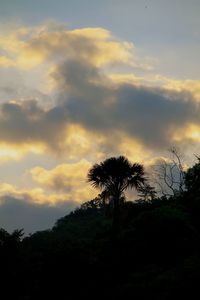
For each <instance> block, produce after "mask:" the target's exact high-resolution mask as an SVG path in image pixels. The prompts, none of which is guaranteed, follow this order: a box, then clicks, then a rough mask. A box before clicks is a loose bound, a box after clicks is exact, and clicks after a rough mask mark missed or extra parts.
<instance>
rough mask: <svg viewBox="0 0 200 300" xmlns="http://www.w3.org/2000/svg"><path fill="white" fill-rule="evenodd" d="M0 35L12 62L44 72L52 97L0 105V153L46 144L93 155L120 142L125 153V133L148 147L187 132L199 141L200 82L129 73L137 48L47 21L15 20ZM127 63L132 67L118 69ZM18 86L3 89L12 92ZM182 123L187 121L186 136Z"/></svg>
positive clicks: (96, 31)
mask: <svg viewBox="0 0 200 300" xmlns="http://www.w3.org/2000/svg"><path fill="white" fill-rule="evenodd" d="M0 41H1V43H2V46H3V50H4V52H5V53H7V54H9V55H10V56H12V60H14V61H15V62H16V66H15V68H25V69H26V71H23V72H25V73H24V74H29V75H30V74H32V72H33V70H32V69H31V70H30V68H32V67H37V68H39V69H40V71H38V72H39V73H37V72H36V73H34V72H33V74H34V76H36V75H37V74H40V75H41V73H42V72H43V77H42V78H43V80H44V78H46V80H47V82H48V83H47V86H48V85H49V87H50V88H51V89H50V90H49V98H53V99H54V101H53V104H52V101H51V100H49V101H48V100H47V102H48V103H51V105H50V104H49V105H45V103H44V101H43V99H42V100H41V98H42V97H41V98H40V97H39V99H36V98H37V97H33V98H32V99H31V100H30V98H28V99H27V100H25V98H24V100H23V101H21V100H19V99H18V98H17V97H16V99H14V101H13V99H12V101H9V102H6V103H3V104H1V105H0V144H1V145H2V150H1V151H0V160H6V159H9V158H11V159H18V158H22V157H23V156H24V155H25V154H26V153H28V152H32V153H38V154H41V153H45V152H46V151H48V152H49V153H51V154H53V155H55V154H56V155H59V156H62V155H63V157H64V156H65V157H66V156H67V157H68V158H69V159H81V158H82V157H86V158H87V159H89V158H90V159H91V158H92V160H95V159H100V158H103V157H105V156H106V155H107V154H108V153H110V154H115V153H119V151H120V150H121V151H125V152H126V153H130V151H128V146H125V141H128V143H129V145H130V147H132V146H131V145H134V147H135V148H138V147H139V148H140V149H142V151H147V150H145V149H148V152H151V151H160V150H161V149H165V148H166V147H168V146H169V144H170V145H171V144H173V143H179V144H180V143H183V142H184V139H186V138H187V140H190V139H191V140H192V141H193V142H194V143H195V141H196V143H198V142H199V141H198V135H197V134H196V133H195V132H196V129H194V130H193V129H192V128H198V127H199V125H200V124H199V123H200V120H199V112H200V108H199V103H198V101H196V99H197V97H198V95H199V82H198V81H197V82H194V81H190V80H188V81H184V82H185V85H184V82H183V81H177V80H176V81H175V80H172V79H167V78H164V77H162V76H158V75H152V76H151V75H149V73H148V72H147V74H146V73H144V74H142V75H140V76H139V75H137V74H136V73H133V70H134V68H135V69H137V68H140V66H141V61H138V57H137V54H136V52H137V51H136V48H135V47H134V46H133V45H132V44H130V43H127V42H123V41H120V40H118V39H116V38H115V37H113V36H112V34H111V33H110V32H109V31H107V30H105V29H103V28H82V29H75V30H69V29H66V28H65V27H64V26H58V25H56V24H53V25H52V24H51V25H50V26H49V25H44V26H39V27H35V28H34V27H32V28H31V27H30V28H23V27H22V28H18V29H16V30H15V32H13V31H9V32H7V36H6V37H5V35H3V34H1V36H0ZM13 41H14V42H13ZM5 53H4V54H5ZM9 55H8V57H9ZM4 57H5V59H7V58H6V54H5V55H4ZM26 64H27V68H26ZM124 64H126V65H127V66H129V67H131V68H132V69H131V72H132V74H130V70H129V74H128V73H123V74H122V73H119V71H120V68H122V67H123V66H122V65H124ZM20 66H21V67H20ZM119 66H120V67H119ZM43 67H44V69H42V68H43ZM113 67H114V69H112V68H113ZM117 67H118V69H115V68H117ZM133 67H134V68H133ZM114 70H115V71H116V70H117V72H116V73H115V72H114V73H113V71H114ZM44 74H45V75H44ZM45 76H46V77H45ZM11 89H12V87H11ZM15 90H16V89H14V90H13V91H8V90H7V91H8V93H10V95H11V94H12V96H13V95H14V93H15ZM17 90H19V89H17ZM16 95H17V96H18V97H19V95H20V97H21V94H20V93H18V94H17V93H16ZM34 96H35V95H34ZM182 128H190V130H187V137H186V136H185V135H184V132H183V131H182V130H181V129H182ZM177 136H178V138H177ZM116 137H117V138H116ZM136 144H137V146H136ZM125 149H126V150H125ZM6 152H7V154H6ZM136 152H137V151H136ZM122 154H124V153H122ZM131 155H132V154H131ZM143 155H145V154H144V153H143Z"/></svg>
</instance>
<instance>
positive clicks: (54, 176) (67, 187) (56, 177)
mask: <svg viewBox="0 0 200 300" xmlns="http://www.w3.org/2000/svg"><path fill="white" fill-rule="evenodd" d="M90 167H91V163H89V162H88V161H86V160H85V159H82V160H81V161H79V162H77V163H70V164H69V163H68V164H61V165H58V166H56V167H55V168H53V169H51V170H46V169H44V168H41V167H35V168H33V169H31V170H30V172H31V175H32V177H33V179H34V180H35V181H36V182H37V183H40V184H41V185H43V186H46V187H48V188H50V189H53V190H56V191H62V192H66V191H67V192H69V193H70V192H71V191H72V190H73V189H74V190H76V189H80V187H85V186H86V175H87V172H88V170H89V168H90ZM88 188H89V186H88Z"/></svg>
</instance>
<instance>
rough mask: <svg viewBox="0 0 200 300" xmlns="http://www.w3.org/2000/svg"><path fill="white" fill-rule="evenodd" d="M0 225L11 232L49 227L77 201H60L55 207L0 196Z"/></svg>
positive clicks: (72, 207) (26, 231) (28, 231)
mask: <svg viewBox="0 0 200 300" xmlns="http://www.w3.org/2000/svg"><path fill="white" fill-rule="evenodd" d="M0 202H1V204H0V227H2V228H4V229H6V230H8V231H9V232H12V231H13V230H15V229H22V228H23V229H24V231H25V234H29V233H33V232H35V231H38V230H45V229H49V228H51V227H52V226H53V225H54V223H55V222H56V220H57V219H58V218H61V217H63V216H64V215H66V214H68V213H69V212H70V211H72V210H73V209H74V208H75V207H76V206H77V203H76V202H73V201H69V202H65V203H61V204H60V205H57V206H55V207H52V206H49V205H48V204H41V205H38V204H35V203H32V202H28V201H26V199H21V198H18V197H14V196H9V195H6V196H1V197H0Z"/></svg>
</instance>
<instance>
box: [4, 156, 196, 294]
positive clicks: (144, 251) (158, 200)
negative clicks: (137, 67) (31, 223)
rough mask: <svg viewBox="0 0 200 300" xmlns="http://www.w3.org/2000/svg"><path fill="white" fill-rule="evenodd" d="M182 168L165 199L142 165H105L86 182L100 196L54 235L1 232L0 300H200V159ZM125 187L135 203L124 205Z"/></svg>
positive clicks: (117, 162)
mask: <svg viewBox="0 0 200 300" xmlns="http://www.w3.org/2000/svg"><path fill="white" fill-rule="evenodd" d="M166 167H168V166H166ZM178 167H179V171H181V172H182V175H181V176H178V177H176V178H175V179H174V176H173V178H171V179H173V186H172V187H173V191H174V192H173V193H171V194H170V193H168V192H166V194H162V193H161V192H159V193H158V192H157V191H156V189H155V188H154V187H152V186H151V185H150V183H149V180H148V178H147V176H146V174H145V172H144V170H143V167H142V166H141V165H139V164H130V162H129V161H128V160H127V159H126V158H124V157H119V158H111V159H108V160H106V161H104V162H102V163H101V164H97V165H94V166H93V168H91V170H90V171H89V174H88V180H89V181H90V182H92V183H93V184H94V186H95V187H97V189H99V190H100V194H99V195H98V196H97V197H96V198H95V199H93V200H91V201H89V202H86V203H84V204H82V205H81V206H80V207H79V208H77V209H76V210H74V211H73V212H71V213H70V214H69V215H67V216H65V217H63V218H61V219H59V220H58V221H57V222H56V224H55V225H54V227H53V228H52V229H50V230H45V231H40V232H36V233H34V234H32V235H30V236H28V237H25V238H23V237H22V232H21V231H20V230H16V231H14V232H13V233H12V234H9V233H7V232H6V231H5V230H3V229H2V230H0V261H1V274H2V275H3V276H2V280H1V283H2V285H1V293H2V295H5V296H3V298H2V299H10V297H12V298H13V299H34V300H35V299H80V298H85V297H87V298H89V299H95V298H99V297H106V298H108V297H112V298H113V297H115V298H119V299H132V298H133V299H146V298H147V297H148V298H151V297H152V298H154V299H172V298H177V299H179V298H182V297H188V298H189V299H193V298H195V299H196V298H198V297H199V294H200V293H199V278H200V159H199V158H197V162H196V164H195V165H194V166H193V167H191V168H189V169H188V170H186V171H183V170H182V168H181V167H180V165H178ZM171 168H172V165H170V166H169V168H168V169H167V168H166V169H165V171H166V174H165V175H167V177H168V176H170V169H171ZM173 169H174V167H173V168H172V170H173ZM167 170H169V171H167ZM172 175H173V174H172ZM178 175H180V174H179V173H178ZM167 177H166V178H164V177H163V176H162V178H164V179H165V180H168V179H169V180H168V181H167V183H169V184H171V181H170V177H169V178H167ZM177 178H179V179H180V178H181V180H182V182H181V185H180V182H178V179H177ZM165 180H164V181H165ZM177 182H178V184H177ZM128 187H129V188H134V189H136V190H137V191H138V194H139V195H140V196H139V199H138V200H136V201H128V199H126V195H125V191H126V189H127V188H128ZM180 187H181V188H180ZM120 191H121V192H120ZM171 191H172V190H171ZM36 221H37V220H36ZM6 297H7V298H6Z"/></svg>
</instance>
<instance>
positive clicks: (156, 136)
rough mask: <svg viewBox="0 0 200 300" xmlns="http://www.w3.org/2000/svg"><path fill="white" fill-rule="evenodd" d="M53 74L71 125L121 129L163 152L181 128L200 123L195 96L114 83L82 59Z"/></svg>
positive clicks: (198, 108) (109, 129)
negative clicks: (161, 149) (163, 148)
mask: <svg viewBox="0 0 200 300" xmlns="http://www.w3.org/2000/svg"><path fill="white" fill-rule="evenodd" d="M53 76H54V79H55V80H56V82H57V84H58V88H61V91H62V92H61V93H60V99H61V102H62V103H63V106H64V107H65V109H66V110H67V112H68V115H69V119H70V121H71V122H75V123H79V124H81V125H82V126H84V127H86V128H87V129H89V130H92V131H97V132H102V133H105V134H106V131H109V132H110V131H114V130H120V131H124V132H125V133H126V134H128V135H130V136H132V137H134V138H137V139H138V140H140V141H141V142H142V143H143V144H144V145H148V146H151V147H152V148H156V147H159V148H162V147H166V146H167V145H169V144H170V143H171V139H172V135H173V133H174V131H175V130H176V129H180V128H183V127H184V126H186V125H188V124H189V123H195V124H198V125H200V118H199V114H200V106H199V104H198V103H197V102H195V101H194V99H193V97H192V95H191V94H189V93H186V92H175V91H172V90H171V91H169V90H166V89H161V88H147V87H145V86H140V87H137V86H133V85H130V84H121V85H118V86H116V85H112V84H111V82H109V80H108V79H107V82H106V78H105V77H101V75H100V74H99V70H98V69H97V68H95V67H94V66H91V65H89V64H83V63H81V64H80V63H79V62H78V61H76V62H75V61H70V62H66V63H65V64H62V65H61V66H60V67H57V69H56V73H54V74H53ZM66 95H67V96H66Z"/></svg>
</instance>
